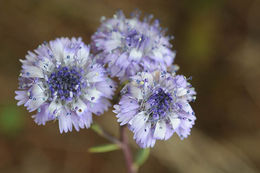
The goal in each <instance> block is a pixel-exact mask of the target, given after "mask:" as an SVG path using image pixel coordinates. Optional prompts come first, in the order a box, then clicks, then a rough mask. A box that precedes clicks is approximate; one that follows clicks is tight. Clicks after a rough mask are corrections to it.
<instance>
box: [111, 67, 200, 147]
mask: <svg viewBox="0 0 260 173" xmlns="http://www.w3.org/2000/svg"><path fill="white" fill-rule="evenodd" d="M121 92H122V98H121V100H120V102H119V105H115V106H114V108H115V110H114V112H115V113H116V114H117V115H116V116H117V118H118V122H120V123H121V124H120V125H125V124H127V125H128V126H129V129H130V130H131V131H133V132H134V139H135V140H136V142H137V143H138V144H139V145H140V147H143V148H146V147H153V146H154V144H155V142H156V140H167V139H169V138H170V137H171V136H172V135H173V133H174V132H176V133H177V134H178V136H179V137H180V138H181V139H183V138H186V137H187V136H188V135H189V134H190V130H191V128H192V126H193V125H194V121H195V119H196V117H195V115H194V112H193V110H192V108H191V106H190V104H189V102H190V101H192V100H194V99H195V94H196V92H195V90H194V88H192V87H191V85H190V83H189V82H188V81H187V79H186V78H185V77H184V76H182V75H176V74H175V73H173V74H170V73H167V72H159V71H155V72H153V73H147V72H142V73H138V74H137V75H135V76H133V77H131V81H130V82H129V83H128V84H127V85H126V86H125V87H124V88H123V89H122V91H121Z"/></svg>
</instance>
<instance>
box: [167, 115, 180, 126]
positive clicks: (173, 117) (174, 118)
mask: <svg viewBox="0 0 260 173" xmlns="http://www.w3.org/2000/svg"><path fill="white" fill-rule="evenodd" d="M169 119H170V121H171V124H172V128H173V129H177V128H178V127H179V125H180V123H181V120H180V119H179V118H178V116H177V115H170V116H169Z"/></svg>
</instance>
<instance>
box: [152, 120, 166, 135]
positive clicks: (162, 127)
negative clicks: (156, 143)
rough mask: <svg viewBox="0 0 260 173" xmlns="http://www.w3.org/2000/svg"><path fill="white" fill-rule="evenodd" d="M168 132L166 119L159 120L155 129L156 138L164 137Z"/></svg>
mask: <svg viewBox="0 0 260 173" xmlns="http://www.w3.org/2000/svg"><path fill="white" fill-rule="evenodd" d="M165 133H166V123H165V121H158V122H157V123H156V126H155V130H154V138H156V139H164V137H165Z"/></svg>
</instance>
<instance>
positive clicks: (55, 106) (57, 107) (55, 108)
mask: <svg viewBox="0 0 260 173" xmlns="http://www.w3.org/2000/svg"><path fill="white" fill-rule="evenodd" d="M61 109H62V104H61V103H60V102H58V101H56V100H53V101H52V102H51V104H50V105H49V107H48V112H49V113H50V114H51V115H55V116H58V115H60V112H61Z"/></svg>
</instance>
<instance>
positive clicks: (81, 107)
mask: <svg viewBox="0 0 260 173" xmlns="http://www.w3.org/2000/svg"><path fill="white" fill-rule="evenodd" d="M72 108H73V109H74V110H75V111H76V113H77V114H78V115H81V114H83V113H84V112H85V110H86V109H87V105H86V104H85V103H84V102H83V101H82V100H81V99H78V100H77V101H76V102H74V103H73V105H72Z"/></svg>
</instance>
